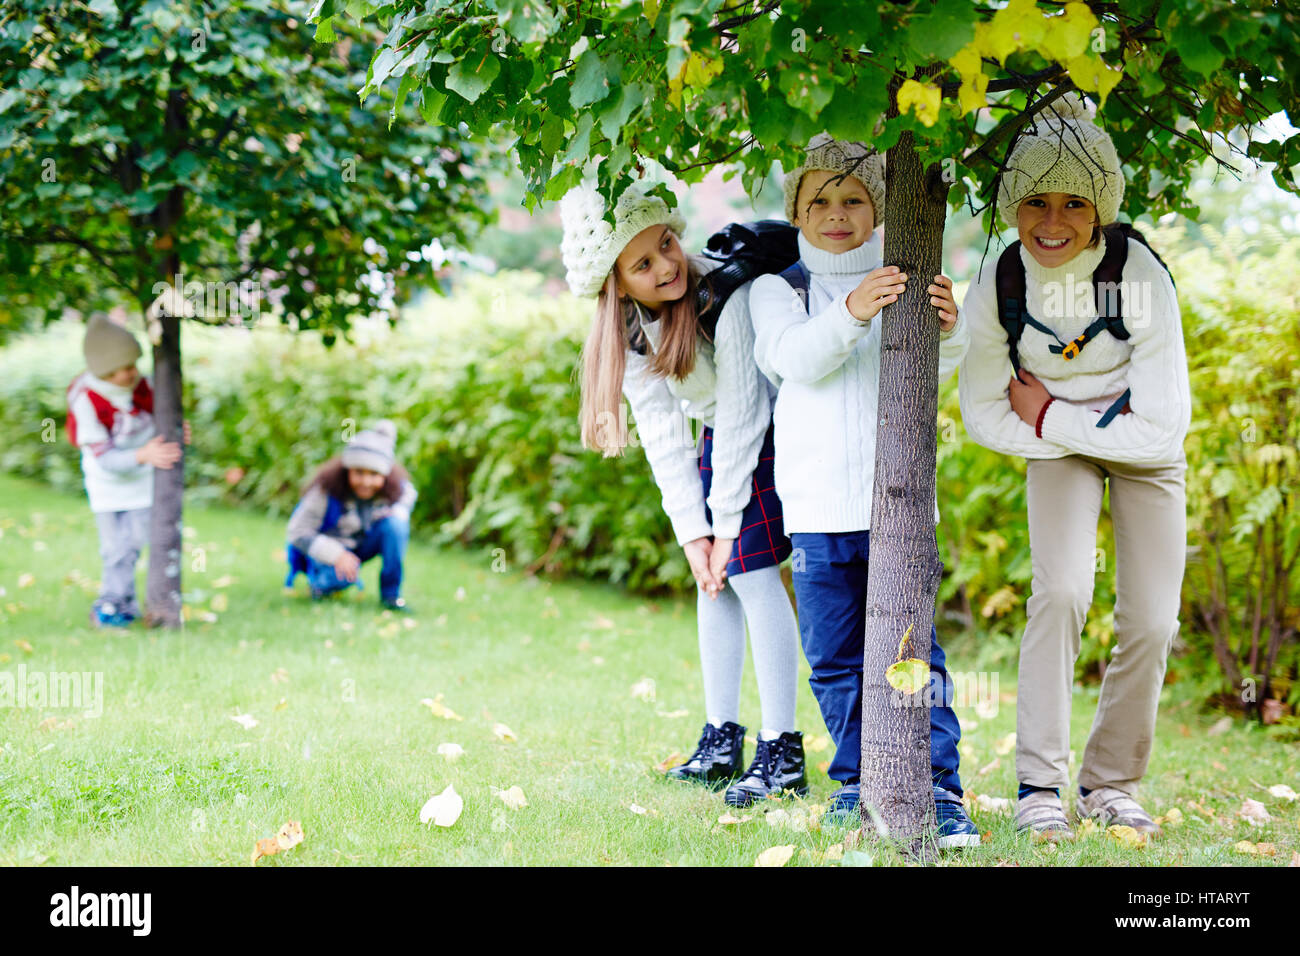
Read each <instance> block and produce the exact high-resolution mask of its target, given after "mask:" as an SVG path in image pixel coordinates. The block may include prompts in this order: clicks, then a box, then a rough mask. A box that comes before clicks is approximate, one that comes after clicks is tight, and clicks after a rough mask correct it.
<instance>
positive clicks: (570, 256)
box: [560, 184, 686, 298]
mask: <svg viewBox="0 0 1300 956" xmlns="http://www.w3.org/2000/svg"><path fill="white" fill-rule="evenodd" d="M604 216H605V200H604V199H603V198H601V195H600V193H598V192H596V190H595V189H594V188H593V187H592V186H590V185H588V184H584V185H582V186H578V187H576V188H574V189H571V190H569V191H568V192H567V193H566V194H565V196H564V198H563V199H562V200H560V221H561V222H562V223H563V224H564V239H563V241H562V242H561V243H560V255H561V257H562V258H563V259H564V267H565V268H566V269H567V270H568V274H567V275H566V276H565V279H566V280H568V283H569V289H570V290H572V292H573V294H574V295H578V296H582V297H583V298H594V297H595V296H597V295H599V294H600V290H601V287H602V286H604V284H605V280H606V279H607V278H608V277H609V274H610V272H611V271H612V270H613V268H614V263H615V262H617V261H618V257H619V256H620V255H621V254H622V252H623V249H624V247H626V246H627V244H628V243H629V242H631V241H632V240H633V239H634V238H636V235H637V233H639V232H641V230H643V229H649V228H650V227H651V226H661V225H662V226H667V227H668V228H669V229H671V230H672V231H673V232H675V233H677V235H678V236H681V234H682V232H683V231H685V229H686V220H685V219H683V218H682V216H681V213H679V212H677V211H676V210H672V209H669V208H668V204H667V203H665V202H664V201H663V200H662V199H660V198H659V197H658V196H647V195H646V194H645V193H643V192H642V191H641V190H640V189H638V188H636V187H635V186H629V187H628V188H627V189H626V190H625V191H624V192H623V195H621V196H619V197H618V202H617V203H615V204H614V225H613V226H611V225H610V224H609V223H607V222H606V221H605V218H604Z"/></svg>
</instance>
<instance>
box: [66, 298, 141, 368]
mask: <svg viewBox="0 0 1300 956" xmlns="http://www.w3.org/2000/svg"><path fill="white" fill-rule="evenodd" d="M81 350H82V352H83V353H84V354H85V356H86V368H87V369H88V370H89V371H90V374H91V375H93V376H95V377H96V378H103V377H104V376H105V375H108V374H110V373H112V372H113V371H115V370H117V369H119V368H122V367H123V366H126V365H134V364H135V363H136V362H138V361H139V360H140V356H141V355H142V354H143V353H142V352H141V351H140V343H139V342H137V341H136V340H135V336H134V335H132V334H131V333H130V332H128V331H127V330H126V329H124V328H122V326H120V325H118V324H117V323H116V322H114V321H113V320H112V319H110V318H109V317H108V316H107V315H105V314H104V313H103V312H96V313H95V314H94V315H92V316H91V317H90V321H89V322H87V323H86V339H85V341H84V342H83V343H82V345H81Z"/></svg>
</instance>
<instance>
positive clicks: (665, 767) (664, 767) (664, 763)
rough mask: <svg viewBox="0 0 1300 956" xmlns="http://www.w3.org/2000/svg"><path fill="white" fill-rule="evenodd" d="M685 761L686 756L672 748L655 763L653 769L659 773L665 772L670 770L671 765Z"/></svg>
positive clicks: (676, 765) (678, 764) (674, 765)
mask: <svg viewBox="0 0 1300 956" xmlns="http://www.w3.org/2000/svg"><path fill="white" fill-rule="evenodd" d="M685 762H686V758H685V757H684V756H682V755H681V754H679V753H678V752H677V751H675V750H674V751H673V752H672V753H670V754H669V755H668V756H667V757H665V758H664V759H663V760H661V761H659V762H658V763H657V764H655V769H656V770H658V771H659V772H660V773H667V772H668V771H669V770H672V769H673V767H678V766H681V765H682V764H684V763H685Z"/></svg>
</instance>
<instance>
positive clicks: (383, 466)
mask: <svg viewBox="0 0 1300 956" xmlns="http://www.w3.org/2000/svg"><path fill="white" fill-rule="evenodd" d="M396 443H397V426H396V425H394V424H393V423H392V422H390V421H388V419H384V420H383V421H381V422H379V423H378V424H377V425H375V427H374V428H371V429H367V430H366V431H363V432H360V433H358V434H357V436H356V437H355V438H353V439H352V441H350V442H348V446H347V447H346V448H344V449H343V467H344V468H367V469H369V470H370V471H377V472H379V473H380V474H381V475H387V474H388V473H389V472H390V471H392V470H393V447H394V445H395V444H396Z"/></svg>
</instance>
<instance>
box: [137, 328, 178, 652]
mask: <svg viewBox="0 0 1300 956" xmlns="http://www.w3.org/2000/svg"><path fill="white" fill-rule="evenodd" d="M159 321H160V322H161V323H162V339H161V341H160V342H158V344H157V345H155V346H154V347H153V415H154V423H155V425H156V426H157V428H158V434H159V435H162V436H163V440H164V441H169V442H178V443H180V445H181V449H182V451H181V458H180V460H179V461H177V462H176V464H175V465H173V466H172V467H171V468H169V469H165V470H164V469H162V468H155V469H154V473H153V509H152V512H151V514H150V519H149V577H148V583H147V586H146V588H145V600H146V601H147V604H148V617H149V624H150V625H151V626H154V627H179V626H180V623H181V563H182V561H183V560H184V556H183V554H182V553H181V521H182V518H181V496H182V493H183V491H184V488H185V453H184V448H185V444H184V442H182V441H181V437H182V435H181V432H182V422H183V418H182V416H183V412H182V410H181V319H180V317H179V316H173V315H163V316H160V317H159Z"/></svg>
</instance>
